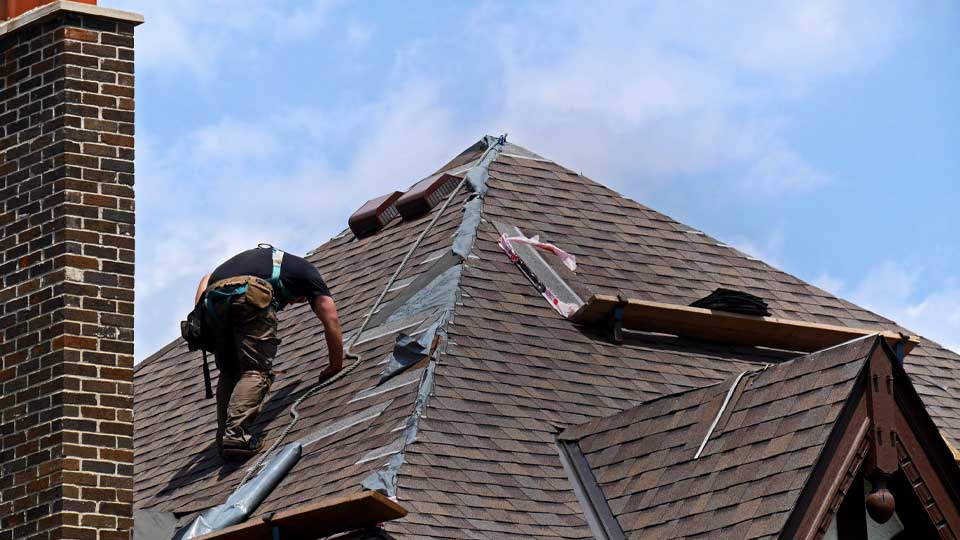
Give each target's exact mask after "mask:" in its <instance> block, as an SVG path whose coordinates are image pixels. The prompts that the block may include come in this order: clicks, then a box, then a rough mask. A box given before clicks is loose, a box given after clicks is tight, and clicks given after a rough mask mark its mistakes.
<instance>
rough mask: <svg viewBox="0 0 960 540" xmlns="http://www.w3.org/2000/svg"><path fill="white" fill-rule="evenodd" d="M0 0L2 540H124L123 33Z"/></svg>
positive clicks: (129, 77)
mask: <svg viewBox="0 0 960 540" xmlns="http://www.w3.org/2000/svg"><path fill="white" fill-rule="evenodd" d="M91 4H95V2H93V1H87V2H83V3H79V2H66V1H56V2H49V1H47V2H43V1H37V0H0V21H3V22H0V82H2V84H0V232H2V240H0V254H2V259H0V332H2V337H0V357H2V364H0V390H2V391H0V540H13V539H27V538H29V539H38V540H40V539H43V540H48V539H49V540H54V539H78V540H100V539H103V540H127V539H128V538H129V535H130V534H129V530H130V529H131V527H132V521H133V520H132V517H131V516H132V500H133V410H132V408H133V398H132V393H133V384H132V382H133V267H134V265H133V263H134V193H133V184H134V182H133V148H134V144H133V141H134V139H133V134H134V128H133V109H134V107H133V103H134V102H133V30H134V26H136V25H137V24H139V23H140V22H142V20H143V19H142V17H141V16H139V15H136V14H133V13H127V12H122V11H116V10H111V9H105V8H103V7H98V6H96V5H91Z"/></svg>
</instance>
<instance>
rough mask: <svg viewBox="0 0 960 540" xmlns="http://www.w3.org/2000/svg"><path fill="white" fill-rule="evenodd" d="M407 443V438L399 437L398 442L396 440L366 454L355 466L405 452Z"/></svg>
mask: <svg viewBox="0 0 960 540" xmlns="http://www.w3.org/2000/svg"><path fill="white" fill-rule="evenodd" d="M406 442H407V441H406V437H399V438H397V439H396V440H394V441H393V442H392V443H390V444H388V445H386V446H381V447H380V448H374V449H373V450H371V451H369V452H367V453H366V454H364V456H363V457H362V458H360V459H359V460H357V462H356V463H354V465H359V464H361V463H366V462H368V461H373V460H375V459H380V458H383V457H387V456H389V455H392V454H399V453H400V451H401V450H403V447H404V446H405V445H406Z"/></svg>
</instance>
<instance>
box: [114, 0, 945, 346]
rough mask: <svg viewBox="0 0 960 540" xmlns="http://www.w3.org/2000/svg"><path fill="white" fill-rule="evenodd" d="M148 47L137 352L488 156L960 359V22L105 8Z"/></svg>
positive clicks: (582, 10) (654, 10) (550, 10)
mask: <svg viewBox="0 0 960 540" xmlns="http://www.w3.org/2000/svg"><path fill="white" fill-rule="evenodd" d="M101 4H102V5H109V6H110V7H118V8H122V9H130V10H134V11H138V12H141V13H143V14H144V15H145V16H146V19H147V23H146V24H144V25H143V26H141V27H139V28H138V30H137V205H138V208H137V210H138V216H137V222H138V231H137V328H136V332H137V343H136V346H137V349H136V354H137V357H138V358H143V357H145V356H147V355H149V354H150V353H151V352H153V351H154V350H156V349H157V348H159V347H160V346H162V345H164V344H165V343H167V342H168V341H169V340H171V339H172V338H174V337H175V336H177V335H178V330H177V321H179V320H180V319H181V318H182V316H183V315H184V313H185V312H186V311H187V310H189V307H190V302H191V300H192V295H193V290H194V288H195V287H196V282H197V280H198V278H199V276H200V275H201V274H203V273H204V272H205V271H209V270H210V269H211V268H212V267H214V266H216V264H218V263H219V262H220V261H221V260H222V259H224V258H225V257H226V256H228V255H230V254H231V253H233V252H235V251H238V250H240V249H243V248H246V247H250V246H253V245H255V244H256V243H257V242H261V241H265V242H271V243H273V244H275V245H277V246H279V247H283V248H284V249H287V250H289V251H292V252H304V251H307V250H309V249H311V248H313V247H316V246H317V245H319V244H321V243H323V241H325V240H326V239H327V238H329V237H330V236H333V235H335V234H337V233H338V232H339V231H340V230H342V229H343V228H344V227H345V224H346V219H347V216H348V215H349V214H350V213H351V212H352V211H353V210H354V209H355V208H356V207H358V206H359V205H360V204H361V203H362V202H363V201H365V200H367V199H368V198H371V197H373V196H376V195H380V194H382V193H383V192H386V191H389V190H393V189H395V188H397V187H398V186H407V185H409V184H411V183H412V182H413V181H415V180H417V179H419V178H421V177H422V176H424V175H425V174H427V173H429V172H430V171H432V170H434V169H436V167H437V166H439V165H440V164H442V163H444V162H446V160H447V159H449V158H450V157H452V156H453V155H455V154H456V153H458V152H459V151H460V150H462V149H463V148H465V147H467V146H469V145H470V144H472V143H473V142H475V141H476V140H477V139H479V138H480V137H481V136H482V135H483V134H488V133H489V134H499V133H503V132H507V133H509V136H510V140H511V141H513V142H516V143H517V144H520V145H523V146H526V147H528V148H530V149H532V150H534V151H535V152H538V153H540V154H542V155H544V156H547V157H549V158H552V159H554V160H556V161H558V162H560V163H562V164H564V165H566V166H568V167H570V168H573V169H575V170H578V171H582V172H583V173H584V174H586V175H587V176H590V177H592V178H594V179H596V180H599V181H601V182H604V183H606V184H608V185H610V186H611V187H614V188H615V189H617V190H619V191H621V192H622V193H624V194H626V195H628V196H630V197H632V198H634V199H636V200H638V201H640V202H642V203H644V204H646V205H648V206H651V207H653V208H656V209H657V210H660V211H662V212H664V213H666V214H668V215H670V216H672V217H674V218H677V219H679V220H681V221H684V222H686V223H688V224H690V225H692V226H694V227H696V228H699V229H701V230H704V231H706V232H707V233H709V234H711V235H713V236H715V237H718V238H720V239H721V240H723V241H725V242H727V243H730V244H732V245H735V246H737V247H738V248H740V249H741V250H743V251H746V252H749V253H751V254H753V255H755V256H757V257H760V258H762V259H764V260H766V261H768V262H770V263H772V264H774V265H775V266H778V267H779V268H782V269H783V270H786V271H788V272H791V273H793V274H796V275H798V276H800V277H802V278H804V279H807V280H808V281H812V282H813V283H815V284H817V285H820V286H821V287H824V288H826V289H827V290H830V291H832V292H835V293H837V294H840V295H841V296H844V297H846V298H849V299H851V300H853V301H855V302H857V303H860V304H862V305H865V306H867V307H870V308H872V309H874V310H877V311H879V312H880V313H882V314H884V315H886V316H888V317H891V318H893V319H895V320H897V321H899V322H900V323H901V324H904V325H905V326H907V327H909V328H911V329H913V330H915V331H918V332H921V333H923V334H925V335H927V336H929V337H931V338H933V339H936V340H938V341H940V342H942V343H944V344H946V345H948V346H951V347H953V348H955V349H957V350H960V243H958V242H957V231H958V226H957V225H958V212H960V208H958V206H960V187H958V180H960V152H958V151H957V149H958V146H957V144H958V143H957V141H958V140H960V55H958V54H957V51H958V50H960V32H957V29H958V28H960V7H958V6H957V5H956V4H954V5H951V4H950V3H948V2H946V1H943V2H938V1H936V0H934V1H929V2H924V3H922V5H920V6H918V5H912V4H907V3H906V2H904V3H898V2H884V1H877V0H872V1H863V2H858V1H850V2H845V1H827V0H824V1H820V0H814V1H805V2H793V1H784V2H777V1H769V0H767V1H758V2H751V1H743V2H723V3H721V2H712V1H710V2H708V1H704V2H697V1H685V2H674V1H664V2H617V1H606V2H604V3H602V4H601V5H602V6H603V7H602V8H598V7H597V6H596V5H591V4H592V3H588V2H514V1H510V2H508V1H503V2H474V3H468V2H448V1H437V2H392V1H389V2H388V1H382V2H374V1H365V2H346V1H329V0H319V1H318V0H299V1H292V0H291V1H283V0H274V1H270V2H265V1H263V0H164V1H163V2H157V1H156V0H103V1H101Z"/></svg>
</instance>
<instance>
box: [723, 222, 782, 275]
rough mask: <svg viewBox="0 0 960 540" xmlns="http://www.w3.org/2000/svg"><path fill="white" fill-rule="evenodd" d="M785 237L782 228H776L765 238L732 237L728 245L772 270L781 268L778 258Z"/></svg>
mask: <svg viewBox="0 0 960 540" xmlns="http://www.w3.org/2000/svg"><path fill="white" fill-rule="evenodd" d="M785 241H786V236H785V235H784V233H783V228H782V227H776V228H774V229H773V230H771V231H770V232H769V234H767V236H766V237H765V238H762V239H759V240H756V239H752V238H747V237H745V236H737V237H734V238H733V239H732V240H731V241H730V242H729V244H730V245H731V246H732V247H733V248H734V249H736V250H738V251H740V252H741V253H745V254H747V255H749V256H751V257H753V258H755V259H759V260H761V261H763V262H765V263H766V264H769V265H770V266H773V267H774V268H783V264H782V263H781V260H780V257H781V255H782V254H783V247H784V243H785Z"/></svg>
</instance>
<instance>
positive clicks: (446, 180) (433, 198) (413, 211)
mask: <svg viewBox="0 0 960 540" xmlns="http://www.w3.org/2000/svg"><path fill="white" fill-rule="evenodd" d="M460 181H461V178H460V177H459V176H454V175H452V174H447V173H438V174H435V175H433V176H430V177H427V178H425V179H423V180H421V181H419V182H417V183H416V184H414V185H413V187H412V188H410V191H407V192H406V193H404V194H403V196H402V197H400V198H399V199H398V200H397V210H399V211H400V215H401V216H403V219H412V218H415V217H417V216H421V215H423V214H425V213H427V212H429V211H430V209H431V208H433V207H434V206H437V205H438V204H440V201H442V200H443V198H444V197H446V196H447V195H449V194H450V192H452V191H453V190H454V189H456V187H457V184H459V183H460Z"/></svg>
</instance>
